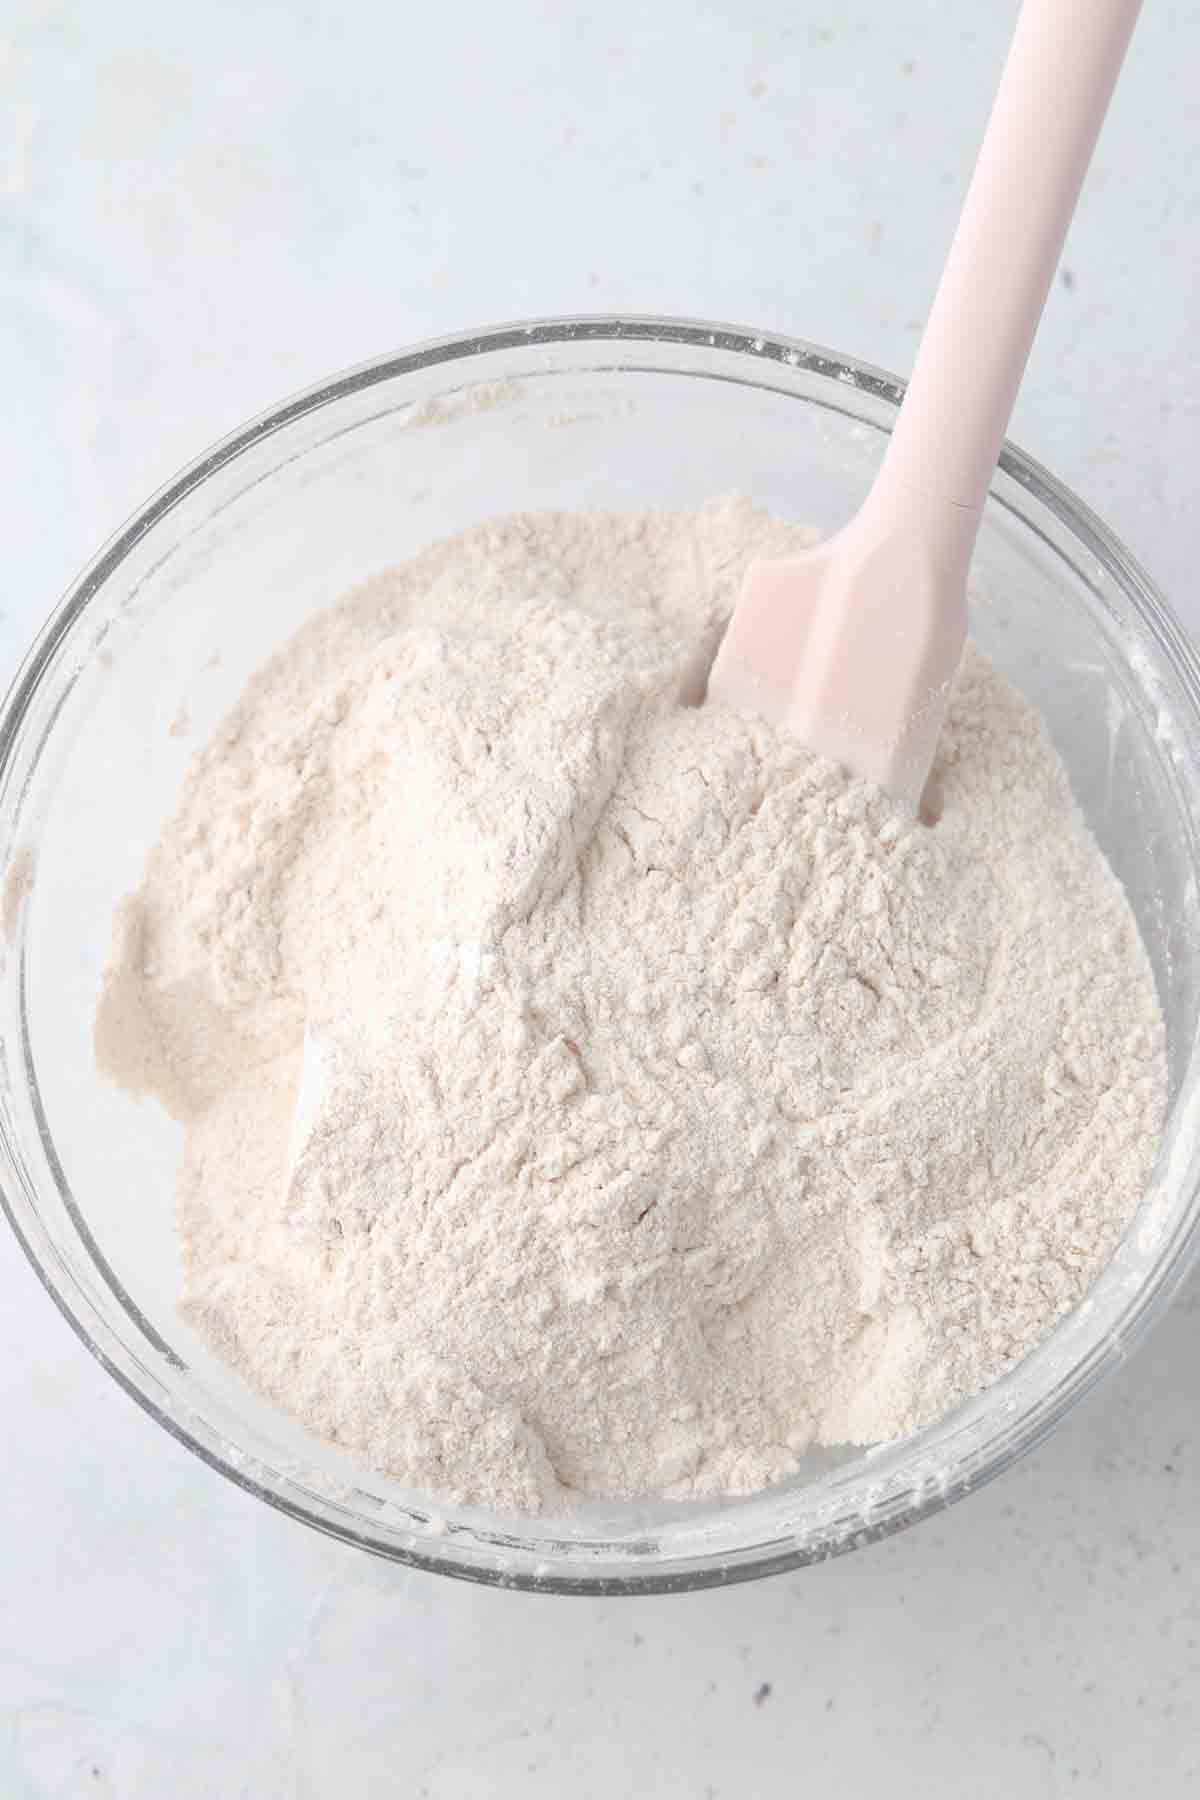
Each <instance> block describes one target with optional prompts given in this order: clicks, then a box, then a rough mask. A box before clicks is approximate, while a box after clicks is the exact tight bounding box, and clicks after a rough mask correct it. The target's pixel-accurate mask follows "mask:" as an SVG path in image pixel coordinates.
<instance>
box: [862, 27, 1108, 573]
mask: <svg viewBox="0 0 1200 1800" xmlns="http://www.w3.org/2000/svg"><path fill="white" fill-rule="evenodd" d="M1140 4H1141V0H1025V3H1024V5H1023V6H1022V8H1021V13H1020V18H1019V19H1018V22H1017V29H1016V35H1015V36H1014V38H1013V44H1012V49H1011V50H1010V52H1009V57H1008V62H1007V64H1006V65H1005V69H1004V74H1003V76H1002V78H1001V82H1000V88H999V92H998V93H997V95H996V101H995V105H994V107H993V109H992V115H991V118H990V120H989V122H988V128H987V132H986V135H985V137H984V140H983V147H982V149H981V150H980V153H979V160H978V162H977V164H976V166H975V173H974V175H973V177H972V180H971V185H970V188H969V190H968V193H967V198H966V203H965V205H964V207H963V211H962V217H961V219H960V220H959V224H958V230H957V232H956V233H955V237H954V242H953V244H952V246H951V250H950V255H949V257H948V259H947V262H946V267H945V270H944V272H943V275H942V280H941V285H940V286H939V288H938V291H937V297H936V299H935V300H934V303H933V308H932V310H931V312H930V315H929V322H928V324H927V326H926V328H925V335H924V337H923V339H922V341H921V346H920V349H919V351H918V353H917V360H916V364H915V367H914V369H913V374H912V380H911V382H910V383H909V387H908V393H907V396H906V398H905V401H904V405H903V407H902V408H901V411H900V416H899V418H898V420H897V423H896V428H895V431H894V432H893V435H892V440H891V443H890V445H889V448H888V452H887V455H886V457H885V461H884V466H883V468H882V469H881V471H880V476H879V480H878V481H877V483H876V491H875V493H874V494H873V495H872V502H874V503H875V504H878V505H880V506H882V507H883V508H885V509H886V510H893V509H895V508H897V507H900V508H905V509H913V508H914V507H915V509H916V510H917V511H918V512H921V513H924V518H923V520H922V525H923V528H924V530H925V531H926V532H929V531H932V532H933V533H934V534H935V535H936V534H938V533H939V532H940V533H941V534H943V536H944V539H945V542H946V547H947V549H948V550H952V546H953V545H954V543H955V541H956V540H957V544H958V548H959V550H960V551H961V547H962V544H963V543H964V542H965V549H966V556H968V557H969V555H970V548H971V544H972V543H973V541H974V536H975V526H976V522H977V516H978V514H979V512H980V511H981V510H982V507H983V502H984V499H985V497H986V495H987V491H988V486H989V484H990V482H991V478H992V474H993V471H994V469H995V466H996V459H997V457H998V456H999V454H1000V447H1001V444H1002V443H1003V440H1004V433H1005V429H1006V427H1007V425H1008V420H1009V415H1010V413H1011V412H1012V407H1013V402H1014V400H1015V399H1016V394H1017V388H1018V387H1019V385H1020V382H1021V376H1022V374H1023V372H1024V369H1025V363H1026V360H1027V358H1028V356H1029V350H1030V346H1031V345H1032V343H1033V338H1034V333H1035V332H1036V330H1037V326H1038V320H1039V319H1040V317H1041V314H1042V308H1043V306H1044V305H1045V301H1046V295H1047V293H1048V291H1049V288H1050V283H1051V281H1052V280H1053V278H1054V270H1055V267H1056V265H1057V263H1058V259H1059V255H1060V253H1061V251H1062V246H1063V241H1064V239H1065V237H1066V233H1067V226H1068V225H1069V223H1070V220H1071V215H1072V213H1073V212H1074V210H1075V203H1076V200H1077V199H1078V196H1079V189H1080V187H1081V185H1082V183H1083V177H1084V174H1085V172H1086V170H1087V166H1088V163H1089V161H1090V159H1091V155H1092V150H1093V148H1094V146H1095V143H1096V138H1097V135H1098V133H1099V130H1100V125H1101V122H1102V121H1103V118H1104V114H1105V110H1106V109H1107V106H1108V102H1109V99H1110V97H1111V95H1112V91H1113V86H1114V84H1115V82H1116V79H1117V74H1118V72H1119V70H1120V67H1121V62H1122V59H1123V57H1124V54H1125V50H1126V46H1127V45H1128V42H1129V37H1130V33H1131V32H1132V30H1133V26H1134V22H1135V20H1136V19H1137V15H1138V11H1139V8H1140ZM923 503H927V504H923ZM964 514H965V516H963V515H964ZM955 515H958V516H957V517H956V516H955Z"/></svg>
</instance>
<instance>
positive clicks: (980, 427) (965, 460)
mask: <svg viewBox="0 0 1200 1800" xmlns="http://www.w3.org/2000/svg"><path fill="white" fill-rule="evenodd" d="M1139 6H1140V0H1025V4H1024V6H1023V7H1022V9H1021V15H1020V19H1019V21H1018V24H1017V30H1016V35H1015V37H1014V39H1013V45H1012V49H1011V51H1010V53H1009V58H1008V62H1007V65H1006V67H1005V70H1004V74H1003V77H1002V79H1001V83H1000V89H999V92H998V94H997V96H996V102H995V106H994V108H993V111H992V116H991V120H990V122H989V124H988V129H987V134H986V136H985V138H984V142H983V147H982V149H981V151H980V154H979V160H978V163H977V164H976V168H975V174H974V177H973V178H972V181H971V186H970V189H969V191H968V194H967V198H966V203H965V205H964V207H963V211H962V217H961V219H960V220H959V225H958V230H957V232H956V234H955V237H954V242H953V244H952V245H951V248H950V254H949V257H948V258H947V261H946V267H945V270H944V272H943V275H942V280H941V284H940V286H939V288H938V292H937V296H936V298H935V300H934V303H933V308H932V311H931V312H930V315H929V321H928V324H927V325H926V328H925V335H924V338H923V339H922V342H921V347H920V350H919V352H918V355H917V360H916V364H915V367H914V369H913V374H912V380H911V381H910V383H909V386H908V391H907V394H906V395H905V399H904V404H903V406H902V407H901V409H900V413H899V417H898V418H897V420H896V428H895V430H894V432H893V433H892V437H891V441H890V443H889V445H888V448H887V453H886V455H885V457H884V460H883V463H882V465H881V467H880V469H879V473H878V475H877V476H876V479H875V483H874V486H873V487H872V489H871V491H870V493H869V494H868V496H867V498H866V500H865V502H864V503H863V505H862V507H861V509H860V511H859V512H858V513H857V514H856V515H855V517H854V518H853V519H852V520H851V521H850V523H849V524H848V525H846V526H844V527H843V528H842V529H841V530H840V531H838V532H837V533H836V534H835V535H834V536H833V537H831V538H829V539H828V540H827V541H826V542H824V543H822V544H818V545H816V546H815V547H814V548H813V549H812V550H809V551H807V552H805V553H804V554H803V555H800V556H796V557H789V558H787V559H785V560H782V561H776V562H759V563H755V564H753V565H752V566H751V567H750V569H749V570H748V572H747V574H746V578H745V581H744V584H743V587H742V592H741V595H740V597H739V599H738V603H737V607H736V609H735V611H734V614H733V618H732V619H731V621H730V624H729V628H728V630H727V632H726V634H725V637H724V639H723V641H722V643H721V646H720V649H719V650H718V653H717V657H716V660H715V662H714V664H713V668H712V671H711V673H710V675H709V681H708V697H709V698H710V699H714V700H720V701H724V702H725V703H727V704H728V705H730V706H733V707H735V708H737V710H738V711H740V712H743V713H746V714H752V715H755V716H758V717H760V718H765V719H768V720H770V721H771V722H772V723H775V724H778V725H779V726H781V727H782V728H783V729H785V730H786V731H788V732H789V733H791V734H792V735H793V736H795V737H797V738H798V739H800V741H801V742H802V743H804V744H805V745H806V746H807V747H808V748H810V749H812V750H815V751H817V752H819V753H820V754H821V755H823V756H827V757H829V758H830V759H831V760H833V761H835V762H840V763H842V764H843V765H844V766H845V767H846V768H847V769H849V770H851V772H852V773H854V774H856V775H863V776H866V777H868V778H869V779H870V780H872V781H875V782H878V783H879V785H880V786H881V787H883V788H886V789H887V791H888V792H889V793H890V794H892V795H893V796H894V797H895V798H896V799H897V800H900V801H901V802H903V803H904V804H905V805H906V806H908V807H909V808H910V809H911V810H912V811H914V812H915V811H916V810H917V809H918V807H919V805H920V801H921V795H922V793H923V791H924V787H925V782H926V779H927V777H928V774H929V769H930V765H931V763H932V761H933V756H934V751H935V750H936V748H937V741H938V733H939V732H940V730H941V725H942V719H943V716H944V713H945V708H946V701H947V698H948V695H949V691H950V687H951V684H952V682H953V678H954V674H955V671H956V669H957V667H958V663H959V658H960V656H961V654H962V647H963V641H964V639H965V636H966V582H967V569H968V565H969V563H970V559H971V552H972V548H973V546H974V543H975V536H976V532H977V530H978V528H979V521H980V516H981V514H982V511H983V504H984V500H985V498H986V496H987V491H988V487H989V485H990V482H991V479H992V474H993V471H994V470H995V467H996V460H997V458H998V456H999V454H1000V448H1001V445H1002V443H1003V439H1004V431H1005V428H1006V426H1007V424H1008V419H1009V414H1010V413H1011V411H1012V406H1013V402H1014V400H1015V399H1016V394H1017V389H1018V387H1019V386H1020V382H1021V376H1022V374H1023V372H1024V368H1025V363H1026V360H1027V358H1028V355H1029V350H1030V346H1031V344H1032V343H1033V337H1034V333H1035V331H1036V330H1037V325H1038V320H1039V318H1040V317H1041V312H1042V308H1043V306H1044V305H1045V301H1046V295H1047V292H1048V291H1049V287H1050V283H1051V280H1052V279H1053V276H1054V270H1055V267H1056V265H1057V262H1058V258H1059V253H1060V251H1061V249H1062V245H1063V240H1064V238H1065V236H1066V231H1067V226H1068V224H1069V223H1070V219H1071V215H1072V213H1073V212H1074V210H1075V203H1076V200H1077V199H1078V196H1079V189H1080V186H1081V185H1082V182H1083V177H1084V173H1085V171H1086V169H1087V165H1088V162H1089V160H1090V158H1091V154H1092V150H1093V147H1094V145H1095V142H1096V137H1097V134H1098V132H1099V130H1100V125H1101V121H1102V120H1103V117H1104V113H1105V110H1106V108H1107V106H1108V102H1109V99H1110V97H1111V94H1112V90H1113V86H1114V84H1115V82H1116V78H1117V73H1118V71H1119V69H1120V66H1121V61H1122V58H1123V56H1124V53H1125V49H1126V46H1127V44H1128V42H1129V36H1130V33H1131V32H1132V30H1133V25H1134V21H1135V20H1136V18H1137V14H1138V10H1139Z"/></svg>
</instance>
